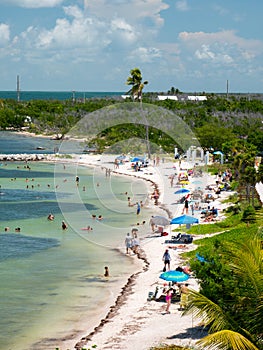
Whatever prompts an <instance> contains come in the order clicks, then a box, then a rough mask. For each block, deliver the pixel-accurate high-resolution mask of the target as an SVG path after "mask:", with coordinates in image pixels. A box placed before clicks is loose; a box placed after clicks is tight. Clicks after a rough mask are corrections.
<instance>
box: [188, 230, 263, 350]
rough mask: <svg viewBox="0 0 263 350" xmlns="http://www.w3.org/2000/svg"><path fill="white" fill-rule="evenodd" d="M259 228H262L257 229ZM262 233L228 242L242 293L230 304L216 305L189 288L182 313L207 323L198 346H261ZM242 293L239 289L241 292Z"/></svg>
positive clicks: (237, 349)
mask: <svg viewBox="0 0 263 350" xmlns="http://www.w3.org/2000/svg"><path fill="white" fill-rule="evenodd" d="M260 230H262V228H261V229H260ZM261 234H262V233H260V232H259V234H258V235H256V237H253V238H251V237H250V238H249V240H247V241H245V242H243V243H239V244H238V245H234V244H233V245H230V246H229V249H228V251H227V253H226V257H227V258H228V261H230V262H231V263H230V266H231V269H232V274H233V276H234V278H235V279H236V281H237V283H239V284H240V285H241V288H240V289H239V290H240V291H241V290H242V295H238V296H235V300H234V301H233V305H221V306H220V305H219V304H218V303H217V302H213V301H211V300H210V299H208V298H207V297H205V296H204V295H202V294H201V293H199V292H196V291H193V290H191V291H190V292H189V303H188V305H187V307H186V310H185V311H184V314H192V315H193V317H198V318H201V319H202V320H203V323H204V325H206V326H208V327H209V335H208V336H206V337H204V338H202V339H201V340H200V341H198V342H197V345H200V347H201V349H203V350H204V349H206V350H208V349H209V350H210V349H211V350H212V349H217V350H218V349H224V350H241V349H242V350H243V349H245V350H246V349H247V350H259V349H263V332H262V319H263V250H262V247H261ZM240 294H241V293H240Z"/></svg>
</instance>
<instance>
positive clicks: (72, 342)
mask: <svg viewBox="0 0 263 350" xmlns="http://www.w3.org/2000/svg"><path fill="white" fill-rule="evenodd" d="M75 157H76V159H73V158H72V159H63V158H59V157H55V156H54V155H49V157H48V159H47V160H46V161H47V162H59V163H69V164H74V163H77V164H79V165H81V166H88V167H100V168H105V166H104V164H101V163H100V161H101V159H98V158H101V157H100V156H98V155H75ZM107 157H108V158H113V157H114V156H113V155H109V156H106V158H107ZM106 163H107V162H105V164H106ZM174 165H175V162H174V161H173V162H169V163H165V164H164V166H163V165H161V167H163V168H164V169H163V170H164V171H165V177H164V175H163V174H157V173H158V167H149V168H150V169H153V170H154V171H151V172H150V174H144V173H143V172H142V173H138V172H137V173H136V172H133V171H132V172H131V171H130V170H129V171H127V169H124V167H123V168H121V167H120V169H118V170H115V169H113V167H114V164H113V162H110V163H109V162H108V163H107V166H108V167H109V168H111V171H112V173H114V175H120V176H127V177H128V176H132V177H133V178H139V179H141V180H144V181H146V182H147V183H148V184H150V186H151V188H153V189H157V190H158V191H159V193H160V203H158V206H154V205H153V202H151V201H150V203H151V204H152V206H153V207H156V208H158V210H162V211H164V212H165V214H167V215H168V217H169V218H172V217H173V216H174V215H175V214H174V209H175V207H174V206H173V205H174V204H175V203H173V201H174V200H175V198H174V197H175V196H174V192H173V191H174V190H175V188H176V186H174V188H173V189H170V186H169V180H168V176H166V175H167V174H166V173H167V172H169V171H170V172H174V171H175V168H174ZM167 166H168V167H167ZM169 166H170V168H169ZM168 168H169V171H168V170H167V169H168ZM147 170H148V169H147ZM148 172H149V171H148ZM157 175H159V177H158V176H157ZM160 175H161V176H160ZM160 177H161V180H160ZM168 190H169V191H168ZM168 192H169V193H168ZM181 208H182V206H180V205H178V210H179V211H180V212H181ZM147 224H148V223H147ZM149 232H150V228H149ZM170 233H171V232H170ZM141 238H142V241H141V243H142V244H141V245H142V246H143V250H142V253H143V254H145V255H144V257H143V259H142V262H143V265H142V267H141V268H140V270H139V271H138V272H135V273H133V274H131V275H130V276H129V277H128V279H127V281H126V283H125V284H124V285H122V286H120V292H118V294H117V298H116V299H115V302H114V305H112V306H110V307H109V308H107V309H106V310H105V314H106V315H105V317H103V318H101V319H100V321H99V322H98V323H97V325H96V324H95V326H94V327H93V326H91V327H88V328H91V329H92V331H91V332H88V331H87V333H88V334H86V332H83V333H84V335H83V336H82V337H81V338H80V337H79V334H80V332H78V334H77V333H75V334H72V335H71V338H70V339H69V338H68V337H67V339H65V338H64V341H63V343H62V344H61V345H60V346H61V349H62V346H63V348H64V347H65V348H71V349H72V347H74V348H75V349H77V350H80V349H82V347H85V346H87V347H90V346H92V345H97V346H98V348H100V349H113V348H114V349H120V350H134V348H140V349H141V350H143V349H145V350H146V349H147V350H148V349H150V347H151V346H154V345H158V344H160V343H163V342H164V341H165V342H166V343H169V344H174V340H173V339H174V338H173V336H172V335H171V332H173V329H171V328H170V327H167V322H168V324H169V323H170V322H174V324H175V328H178V329H177V331H178V332H181V338H182V339H181V338H180V337H179V340H178V342H176V343H177V344H178V345H187V344H192V345H193V343H194V342H195V341H196V340H197V339H198V337H199V338H200V337H202V336H204V334H203V332H202V329H198V325H197V324H195V329H197V330H193V332H194V337H192V335H191V334H188V333H187V331H186V330H187V329H189V328H191V326H193V320H192V319H191V318H187V317H186V318H185V317H183V318H182V317H181V313H180V312H179V311H178V309H177V308H176V307H174V306H176V305H172V306H173V307H171V315H164V314H163V306H164V305H163V304H160V303H155V302H148V301H147V294H148V291H149V290H153V289H154V288H155V285H156V283H157V282H156V281H157V280H158V276H159V274H160V272H161V270H160V268H161V267H162V261H161V256H162V253H163V250H164V248H166V247H165V246H162V245H163V244H164V241H165V238H164V237H160V236H158V237H154V238H153V237H152V235H150V236H149V234H148V235H145V237H141ZM166 238H167V237H166ZM188 248H191V249H194V246H191V247H190V246H189V247H188ZM184 251H185V250H184V249H182V250H181V249H176V250H175V251H173V252H172V253H173V264H174V263H178V264H179V263H181V261H182V260H181V257H180V253H182V252H184ZM158 255H159V259H158ZM131 258H138V256H132V257H131ZM139 259H140V258H139ZM153 286H154V287H153ZM191 286H193V287H194V288H196V287H198V286H197V284H196V283H195V281H194V280H193V279H191ZM153 303H155V305H154V304H153ZM163 319H165V321H164V322H163ZM94 322H97V321H95V320H94ZM160 322H161V323H162V325H161V327H160ZM82 324H83V326H84V327H82V328H83V329H87V320H86V321H84V322H83V323H82ZM178 324H180V326H178ZM192 328H193V327H192ZM184 332H186V334H185V336H183V334H184ZM127 335H129V337H128V336H127ZM169 337H170V339H169ZM128 338H129V339H128ZM131 338H132V340H130V339H131ZM58 340H59V339H58ZM67 344H68V345H67ZM142 344H143V346H144V347H143V346H142ZM137 345H138V346H137Z"/></svg>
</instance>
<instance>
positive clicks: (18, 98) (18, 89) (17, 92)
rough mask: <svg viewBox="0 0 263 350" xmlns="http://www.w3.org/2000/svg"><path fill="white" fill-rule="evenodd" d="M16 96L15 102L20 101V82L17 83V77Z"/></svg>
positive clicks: (17, 79)
mask: <svg viewBox="0 0 263 350" xmlns="http://www.w3.org/2000/svg"><path fill="white" fill-rule="evenodd" d="M16 95H17V102H19V101H20V81H19V75H17V77H16Z"/></svg>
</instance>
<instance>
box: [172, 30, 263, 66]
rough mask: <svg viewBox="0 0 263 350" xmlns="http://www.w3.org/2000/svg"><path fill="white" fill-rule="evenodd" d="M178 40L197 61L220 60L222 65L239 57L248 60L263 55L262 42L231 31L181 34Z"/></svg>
mask: <svg viewBox="0 0 263 350" xmlns="http://www.w3.org/2000/svg"><path fill="white" fill-rule="evenodd" d="M179 39H180V40H181V44H182V45H183V46H185V48H187V49H188V50H190V51H191V52H193V53H194V54H195V55H196V57H197V58H199V59H210V60H213V59H216V60H219V58H221V60H222V62H224V63H232V62H233V60H239V59H240V57H242V58H243V59H248V60H250V59H251V58H253V57H255V56H259V55H261V54H262V53H263V43H262V41H259V40H253V39H244V38H241V37H239V36H238V35H236V33H235V32H234V31H232V30H228V31H227V30H226V31H221V32H215V33H204V32H196V33H188V32H181V33H180V34H179Z"/></svg>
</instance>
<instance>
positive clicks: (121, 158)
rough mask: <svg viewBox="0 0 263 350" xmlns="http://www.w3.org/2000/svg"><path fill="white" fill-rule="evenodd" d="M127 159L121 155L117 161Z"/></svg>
mask: <svg viewBox="0 0 263 350" xmlns="http://www.w3.org/2000/svg"><path fill="white" fill-rule="evenodd" d="M125 158H126V156H124V155H121V156H118V157H117V158H116V159H118V160H124V159H125Z"/></svg>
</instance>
